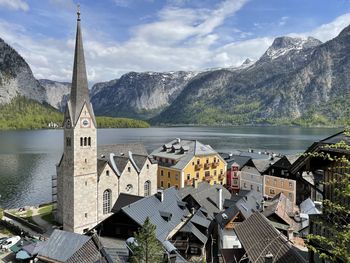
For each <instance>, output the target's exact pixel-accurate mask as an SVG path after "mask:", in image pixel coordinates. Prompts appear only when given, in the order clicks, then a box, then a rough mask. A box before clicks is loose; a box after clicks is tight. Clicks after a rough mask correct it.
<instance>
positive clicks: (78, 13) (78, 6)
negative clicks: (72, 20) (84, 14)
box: [77, 4, 80, 21]
mask: <svg viewBox="0 0 350 263" xmlns="http://www.w3.org/2000/svg"><path fill="white" fill-rule="evenodd" d="M77 15H78V21H80V4H78V5H77Z"/></svg>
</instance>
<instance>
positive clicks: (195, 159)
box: [151, 139, 226, 188]
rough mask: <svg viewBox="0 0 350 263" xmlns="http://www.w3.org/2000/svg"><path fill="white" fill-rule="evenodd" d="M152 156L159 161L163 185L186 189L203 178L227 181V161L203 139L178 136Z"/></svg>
mask: <svg viewBox="0 0 350 263" xmlns="http://www.w3.org/2000/svg"><path fill="white" fill-rule="evenodd" d="M151 155H152V156H153V158H154V159H155V160H157V162H158V187H159V188H169V187H172V186H175V187H176V188H183V187H185V186H188V185H196V184H198V183H200V182H203V181H206V182H208V183H210V184H211V185H214V184H221V185H224V184H226V162H225V160H224V159H223V158H222V157H221V156H220V155H219V154H218V153H217V152H216V151H215V150H213V149H212V148H211V147H210V146H209V145H204V144H202V143H200V142H199V141H196V140H181V139H175V140H173V141H171V142H169V143H167V144H164V145H163V146H161V147H159V148H158V149H156V150H154V151H153V152H152V153H151Z"/></svg>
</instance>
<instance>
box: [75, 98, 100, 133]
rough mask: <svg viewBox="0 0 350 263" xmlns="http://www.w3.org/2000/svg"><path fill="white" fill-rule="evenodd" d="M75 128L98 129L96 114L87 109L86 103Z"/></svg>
mask: <svg viewBox="0 0 350 263" xmlns="http://www.w3.org/2000/svg"><path fill="white" fill-rule="evenodd" d="M75 127H76V128H80V129H85V128H92V129H95V128H96V123H95V116H94V113H93V112H92V111H90V110H89V107H87V105H86V103H84V105H83V107H82V109H81V111H80V114H79V116H78V118H77V122H76V123H75Z"/></svg>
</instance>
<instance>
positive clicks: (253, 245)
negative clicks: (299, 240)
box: [235, 212, 306, 263]
mask: <svg viewBox="0 0 350 263" xmlns="http://www.w3.org/2000/svg"><path fill="white" fill-rule="evenodd" d="M235 231H236V233H237V236H238V239H239V241H240V242H241V244H242V246H243V247H244V249H245V251H246V253H247V255H248V258H249V260H250V262H256V263H264V262H265V255H266V254H268V253H269V252H270V253H272V255H273V262H275V263H290V262H306V261H305V259H303V258H302V257H301V256H300V255H299V254H298V253H297V252H296V251H295V250H294V249H293V248H292V245H291V244H290V243H289V241H288V240H287V239H286V238H285V237H284V236H283V235H282V234H281V233H280V232H279V231H278V230H277V229H275V228H274V227H273V226H272V224H271V223H270V222H269V220H268V219H267V218H266V217H265V216H263V215H262V214H261V213H258V212H256V213H254V214H252V215H251V216H250V217H249V218H248V219H246V220H245V221H244V222H242V223H241V224H239V225H237V226H236V228H235Z"/></svg>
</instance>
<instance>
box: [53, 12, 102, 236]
mask: <svg viewBox="0 0 350 263" xmlns="http://www.w3.org/2000/svg"><path fill="white" fill-rule="evenodd" d="M77 16H78V17H77V32H76V42H75V53H74V65H73V77H72V87H71V93H70V100H69V101H68V102H67V106H66V109H65V113H64V152H63V156H62V158H61V160H60V163H59V164H58V165H57V210H56V220H57V221H58V222H59V223H61V224H62V225H63V229H64V230H67V231H71V232H76V233H84V232H85V231H87V230H88V229H90V228H91V227H94V226H95V225H96V224H97V221H98V219H97V148H96V147H97V136H96V128H97V125H96V120H95V116H94V111H93V108H92V105H91V103H90V99H89V89H88V81H87V75H86V68H85V59H84V49H83V41H82V33H81V26H80V10H79V7H78V11H77Z"/></svg>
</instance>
